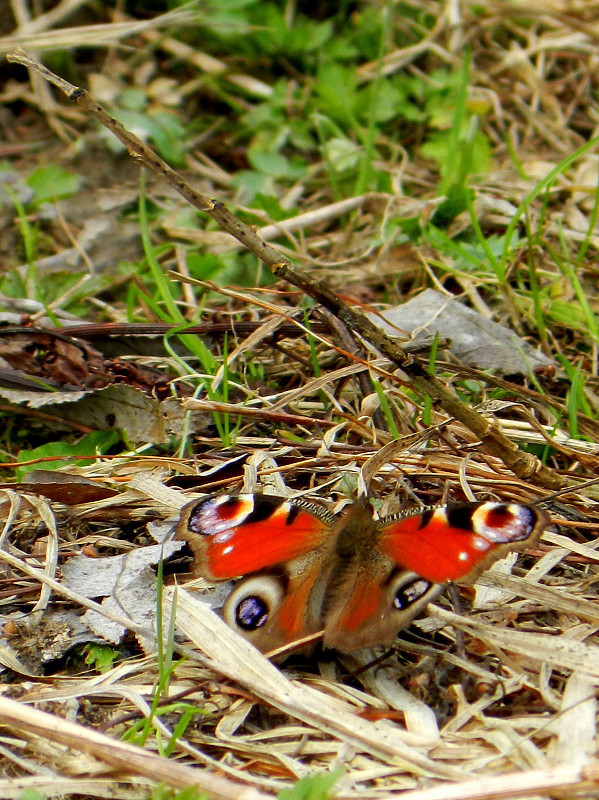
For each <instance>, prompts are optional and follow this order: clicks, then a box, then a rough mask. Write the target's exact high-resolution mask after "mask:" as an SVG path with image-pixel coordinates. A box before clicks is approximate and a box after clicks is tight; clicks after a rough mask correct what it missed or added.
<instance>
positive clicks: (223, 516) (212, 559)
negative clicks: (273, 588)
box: [176, 494, 330, 580]
mask: <svg viewBox="0 0 599 800" xmlns="http://www.w3.org/2000/svg"><path fill="white" fill-rule="evenodd" d="M329 531H330V523H329V518H328V517H327V515H326V512H324V510H323V511H320V510H319V509H317V508H316V507H310V506H302V505H301V504H297V503H293V502H290V501H288V500H285V499H284V498H280V497H272V496H269V495H253V494H241V495H214V496H210V497H207V498H204V499H203V500H198V501H194V502H192V503H188V504H187V505H186V506H184V508H183V509H182V511H181V518H180V520H179V523H178V524H177V530H176V537H177V538H179V539H183V540H186V541H187V542H188V543H189V545H190V547H191V549H192V551H193V554H194V557H195V564H194V567H193V572H194V574H195V575H197V576H201V577H205V578H210V579H213V580H226V579H229V578H235V577H238V576H240V575H247V574H249V573H252V572H256V571H258V570H262V569H265V568H268V567H272V566H275V565H278V564H283V563H285V562H287V561H290V560H292V559H295V558H298V557H299V556H303V555H305V554H306V553H309V552H311V551H312V550H315V549H317V548H319V547H320V546H321V545H322V544H323V542H324V541H325V540H326V538H327V535H328V533H329Z"/></svg>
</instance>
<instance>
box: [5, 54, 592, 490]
mask: <svg viewBox="0 0 599 800" xmlns="http://www.w3.org/2000/svg"><path fill="white" fill-rule="evenodd" d="M7 59H8V60H9V61H12V62H15V63H17V64H22V65H23V66H25V67H28V68H29V69H32V70H35V71H37V72H38V73H39V74H40V75H42V76H43V77H45V78H46V80H48V81H49V82H50V83H53V84H54V85H55V86H57V87H58V88H59V89H61V90H62V91H63V92H64V93H65V94H66V95H67V97H69V98H70V99H71V100H74V101H75V102H76V103H77V104H78V105H79V106H80V107H81V108H82V109H83V110H84V111H85V112H86V113H87V114H88V115H89V116H91V117H93V118H94V119H96V120H98V122H100V123H101V124H102V125H104V126H105V127H106V128H108V130H110V131H112V133H114V135H115V136H116V137H117V138H118V139H120V141H121V142H122V143H123V144H124V145H125V147H126V148H127V150H128V151H129V153H130V154H131V156H132V157H133V158H134V159H136V160H137V161H139V162H140V163H141V164H142V165H143V166H145V167H146V168H147V169H149V170H151V171H152V172H153V173H154V174H156V175H158V176H159V177H161V178H163V179H164V180H165V181H166V182H167V183H169V184H170V185H171V186H172V187H173V188H174V189H176V191H177V192H179V194H180V195H181V196H182V197H184V198H185V199H186V200H187V201H188V202H190V203H191V204H192V205H193V206H195V207H196V208H197V209H199V210H200V211H203V212H204V213H206V214H208V216H210V217H211V218H212V219H214V220H215V221H216V222H217V223H218V224H219V225H220V226H221V228H223V230H225V231H227V232H228V233H230V234H231V235H232V236H234V237H235V239H237V240H238V241H239V242H241V243H242V244H243V245H244V246H245V247H246V248H247V249H248V250H250V251H251V252H252V253H255V254H256V255H257V256H258V258H259V259H260V260H261V261H262V262H263V263H264V264H266V266H268V267H269V268H270V270H271V271H272V272H273V274H274V275H275V276H277V277H279V278H283V279H284V280H286V281H288V282H289V283H292V284H293V285H294V286H297V287H299V288H300V289H301V290H302V291H304V292H305V293H306V294H307V295H309V296H310V297H312V298H313V299H314V300H316V301H317V302H319V303H321V304H322V305H323V306H324V307H325V308H327V309H328V310H329V311H331V312H332V313H333V314H335V316H337V317H338V318H339V319H340V320H341V321H342V322H344V323H345V325H347V327H348V328H349V329H350V330H351V331H354V332H355V333H358V334H360V336H362V338H363V339H365V340H366V341H367V342H368V343H369V344H370V345H371V346H372V347H374V348H375V349H376V350H377V351H378V352H379V353H380V354H381V355H383V356H385V357H386V358H388V359H389V360H390V361H392V362H393V363H394V364H395V365H396V366H397V367H399V368H400V369H402V370H403V371H404V372H405V373H406V374H407V375H408V376H409V378H410V380H411V383H412V385H413V386H414V387H415V388H416V389H417V390H418V391H419V392H421V393H422V394H424V395H429V396H430V397H431V398H433V399H434V400H436V401H437V402H438V403H439V404H440V405H441V406H442V407H443V408H444V410H445V411H446V412H447V413H448V414H450V415H451V416H453V417H455V418H456V419H458V420H459V421H460V422H462V423H463V424H464V425H466V427H468V428H469V429H470V430H471V431H472V432H473V433H474V434H475V436H476V437H477V438H478V439H479V440H480V443H481V447H482V448H483V450H484V451H485V452H487V453H489V454H490V455H492V456H495V457H497V458H499V459H500V460H501V461H503V463H504V464H505V466H506V467H508V468H509V469H510V470H512V472H514V474H515V475H517V476H518V477H519V478H521V479H523V480H527V481H529V482H530V483H533V484H536V485H538V486H543V487H545V488H547V489H552V490H554V491H555V490H558V489H563V488H565V487H568V486H575V483H574V482H573V481H571V480H569V479H567V478H565V477H563V476H561V475H559V474H557V473H556V472H554V471H553V470H551V469H549V467H546V466H545V465H544V464H542V463H541V461H539V459H538V458H536V457H535V456H533V455H531V454H529V453H524V452H523V451H521V450H520V449H519V448H518V446H517V445H516V444H515V443H514V442H512V441H510V439H508V437H507V436H505V434H504V433H503V432H502V430H501V428H500V426H499V425H498V424H497V423H496V422H492V421H490V420H488V419H485V418H484V417H483V416H481V415H480V414H478V413H477V412H476V411H473V410H472V409H471V408H469V407H468V406H467V405H466V404H465V403H462V402H461V400H459V399H458V398H457V396H456V395H455V394H454V393H453V392H451V391H450V390H449V389H448V388H447V387H446V386H445V385H444V384H443V383H442V382H441V381H440V380H438V379H437V378H436V377H435V376H433V375H430V374H429V373H428V372H427V370H426V368H425V367H424V366H423V365H422V364H421V363H419V362H418V361H417V360H415V359H414V357H413V356H412V355H410V354H409V353H407V352H406V351H405V350H404V349H403V348H402V347H401V346H400V345H399V344H398V343H397V342H396V341H395V340H394V339H392V338H391V337H390V336H388V335H387V334H386V333H383V331H381V330H380V329H379V328H377V327H376V325H375V324H374V323H373V322H371V321H370V320H369V319H368V318H367V317H365V316H364V315H363V314H361V313H360V312H359V311H356V310H355V309H354V308H352V307H351V306H349V305H348V304H347V303H346V302H344V301H343V300H342V299H341V298H340V297H339V296H338V295H336V294H335V293H334V292H332V291H331V290H330V289H329V288H328V287H327V286H326V285H325V284H324V283H322V282H321V281H318V280H315V279H314V278H311V277H310V276H308V275H307V274H305V273H304V272H302V271H301V270H299V269H297V268H296V267H294V266H293V265H292V264H291V263H290V262H289V261H288V260H287V259H285V258H283V257H282V255H281V253H280V252H279V251H278V250H277V249H276V248H274V247H272V246H271V245H269V244H267V243H266V242H264V241H262V239H261V238H260V237H259V236H258V235H257V234H256V232H255V230H254V229H253V228H251V227H250V226H248V225H246V224H244V223H243V222H241V221H240V220H239V219H237V217H235V216H234V215H233V214H232V213H231V212H230V211H229V210H228V209H227V207H226V206H225V204H224V203H223V202H222V201H220V200H213V199H211V198H209V197H206V196H205V195H203V194H200V193H199V192H196V191H195V190H194V189H192V187H191V186H190V185H189V184H188V183H187V182H186V181H185V180H184V179H183V178H182V177H181V175H179V174H178V173H177V172H176V171H175V170H173V169H171V167H169V165H168V164H167V163H166V162H165V161H163V160H162V159H161V158H160V157H159V156H158V155H157V154H156V153H155V152H154V151H153V150H151V149H150V148H149V147H148V146H147V145H145V144H144V143H143V142H142V141H140V140H139V139H138V138H137V137H136V136H134V135H133V134H131V133H129V131H127V130H126V129H125V128H124V127H123V125H122V124H121V123H120V122H118V121H117V120H116V119H114V117H111V116H110V114H109V113H108V112H107V111H105V109H104V108H102V106H101V105H100V104H99V103H97V102H96V101H95V100H94V99H93V98H92V97H91V96H90V95H89V93H88V92H86V91H85V89H81V88H80V87H78V86H74V85H73V84H72V83H69V82H68V81H65V80H64V79H63V78H60V77H58V76H57V75H55V74H54V73H53V72H51V71H50V70H49V69H47V68H46V67H44V66H43V65H42V64H40V63H39V62H37V61H35V60H34V59H32V58H30V57H29V56H28V55H27V54H26V53H25V52H24V51H23V50H21V49H20V48H19V49H18V50H15V51H14V52H13V53H9V54H8V55H7ZM598 497H599V494H598Z"/></svg>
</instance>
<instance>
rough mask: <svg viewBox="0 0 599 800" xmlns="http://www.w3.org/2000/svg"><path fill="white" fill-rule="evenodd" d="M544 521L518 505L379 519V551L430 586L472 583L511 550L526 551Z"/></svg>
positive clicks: (470, 506) (485, 505)
mask: <svg viewBox="0 0 599 800" xmlns="http://www.w3.org/2000/svg"><path fill="white" fill-rule="evenodd" d="M547 523H548V517H547V515H546V514H545V512H543V511H542V510H540V509H537V508H535V507H533V506H526V505H520V504H518V503H490V502H488V503H471V504H464V505H460V506H454V507H447V508H435V509H431V510H429V511H426V512H425V513H424V514H418V515H416V516H409V517H401V518H399V519H394V520H390V521H383V523H382V529H381V534H380V544H381V548H382V550H383V551H384V552H385V553H386V554H387V555H388V556H389V557H390V558H392V559H393V560H394V561H395V562H397V564H398V565H400V566H403V567H406V568H407V569H409V570H413V571H414V572H416V573H418V574H419V575H421V576H422V577H423V578H425V579H426V580H428V581H431V582H434V583H446V582H447V581H459V580H464V581H466V580H474V579H475V578H476V577H477V575H479V574H480V572H482V571H483V570H484V569H487V568H488V567H489V566H490V565H491V564H492V563H493V561H496V560H497V559H498V558H501V557H503V556H504V555H506V554H507V553H508V552H509V551H511V550H520V549H523V548H525V547H529V546H531V545H532V544H534V542H536V540H537V539H538V537H539V535H540V533H541V532H542V530H543V529H544V528H545V526H546V525H547Z"/></svg>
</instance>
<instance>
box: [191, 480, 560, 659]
mask: <svg viewBox="0 0 599 800" xmlns="http://www.w3.org/2000/svg"><path fill="white" fill-rule="evenodd" d="M548 521H549V518H548V516H547V514H546V513H545V512H544V511H542V510H541V509H538V508H535V507H534V506H528V505H521V504H518V503H493V502H483V503H469V504H462V505H455V506H446V507H439V508H428V509H426V510H424V511H423V512H421V513H419V514H416V515H409V516H408V515H396V516H392V517H387V518H385V519H382V520H375V519H374V517H373V514H372V510H371V508H370V506H369V504H368V503H367V501H366V500H363V499H362V500H358V501H355V502H353V503H352V504H350V505H349V506H347V507H346V508H345V509H344V510H343V512H342V513H341V514H340V515H338V516H335V515H334V514H331V513H329V512H328V511H326V510H325V509H324V508H322V507H321V506H319V505H316V504H313V503H308V502H304V501H302V500H287V499H285V498H282V497H273V496H269V495H258V494H240V495H211V496H208V497H206V498H204V499H201V500H194V501H193V502H191V503H188V504H187V505H186V506H184V507H183V509H182V511H181V517H180V519H179V522H178V524H177V529H176V537H177V538H179V539H183V540H185V541H187V542H188V544H189V546H190V548H191V551H192V553H193V556H194V566H193V568H192V572H193V576H194V577H202V578H206V579H208V580H210V581H224V580H229V579H233V578H238V577H240V576H242V580H241V581H239V582H238V583H236V584H235V586H234V588H233V589H232V591H231V592H230V594H229V595H228V596H227V598H226V601H225V604H224V608H223V611H222V613H223V618H224V620H225V622H226V623H227V624H228V625H229V626H230V627H231V628H233V629H234V630H236V631H238V632H239V633H240V634H241V635H242V636H244V637H245V638H246V639H248V640H249V641H251V642H253V643H254V644H255V645H256V647H258V648H259V649H260V650H262V651H264V652H267V651H271V650H275V649H278V648H280V647H284V646H286V645H288V644H290V643H292V642H294V641H296V640H299V639H302V638H304V637H306V636H309V635H310V634H315V633H317V632H320V631H322V632H323V644H324V646H325V647H330V648H335V649H337V650H341V651H344V652H350V651H352V650H357V649H359V648H362V647H370V646H372V645H375V644H391V642H393V640H394V639H395V637H396V635H397V633H398V631H399V630H400V629H401V628H404V627H406V625H408V624H409V623H410V622H411V621H412V620H413V619H414V617H416V616H417V615H418V614H419V613H420V612H421V611H422V610H423V609H424V607H425V606H426V605H427V604H428V603H430V602H431V601H433V600H435V598H437V597H438V596H439V594H440V593H441V592H442V591H443V589H444V586H445V584H447V583H448V582H449V581H459V582H465V583H468V582H472V581H474V580H475V579H476V578H477V576H478V575H479V574H480V573H481V572H482V571H483V570H485V569H487V568H488V567H489V566H490V565H491V564H492V563H493V562H494V561H496V560H497V559H499V558H501V557H503V556H504V555H506V554H507V553H508V552H510V551H512V550H522V549H524V548H526V547H529V546H531V545H532V544H534V543H535V542H536V540H537V539H538V537H539V536H540V534H541V531H542V530H543V529H544V528H545V526H546V525H547V523H548Z"/></svg>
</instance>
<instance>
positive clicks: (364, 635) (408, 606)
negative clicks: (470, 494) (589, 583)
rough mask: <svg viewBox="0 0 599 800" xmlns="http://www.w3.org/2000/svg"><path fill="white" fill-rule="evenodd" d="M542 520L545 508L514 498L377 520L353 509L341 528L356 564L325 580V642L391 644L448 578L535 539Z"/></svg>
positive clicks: (469, 575)
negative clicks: (326, 587) (509, 501)
mask: <svg viewBox="0 0 599 800" xmlns="http://www.w3.org/2000/svg"><path fill="white" fill-rule="evenodd" d="M356 522H357V523H358V525H357V527H356V525H355V523H356ZM547 522H548V518H547V515H546V514H545V513H544V512H543V511H541V510H539V509H536V508H533V507H532V506H525V505H519V504H516V503H473V504H467V505H462V506H455V507H453V508H436V509H431V510H429V511H426V512H425V513H424V514H419V515H415V516H406V517H399V518H393V519H389V520H383V521H382V522H380V523H378V524H377V523H373V522H372V521H368V519H367V518H366V517H365V516H364V512H360V513H359V514H358V515H356V513H355V512H353V519H351V518H350V519H348V520H347V522H346V527H345V529H342V530H341V531H340V533H339V536H338V541H343V540H344V539H346V538H348V539H349V541H350V542H352V543H353V544H352V545H351V546H348V547H347V548H346V550H347V553H348V554H350V553H351V552H352V549H353V564H352V565H351V566H350V567H349V568H348V567H347V566H346V567H345V568H343V567H341V568H339V569H338V572H339V575H337V576H335V574H333V576H332V579H331V581H330V584H329V590H328V591H329V596H330V601H329V608H328V613H327V616H326V625H325V639H324V640H325V644H326V645H328V646H330V647H335V648H337V649H339V650H345V651H350V650H355V649H357V648H360V647H369V646H371V645H374V644H390V643H391V642H392V641H393V639H394V638H395V637H396V635H397V633H398V631H399V630H401V629H402V628H404V627H406V626H407V625H409V623H410V622H411V621H412V620H413V619H414V618H415V617H416V616H417V615H418V614H419V613H420V612H421V611H422V610H424V608H425V606H426V605H427V604H428V603H430V602H432V601H433V600H435V599H436V597H438V595H439V594H440V593H441V592H442V591H443V586H444V584H445V583H447V582H448V581H458V580H460V581H473V580H475V579H476V577H477V575H479V574H480V572H482V571H483V570H484V569H486V568H487V567H489V566H490V565H491V563H492V562H493V561H495V560H497V559H498V558H501V557H502V556H504V555H505V554H506V553H507V552H509V551H511V550H517V549H522V548H523V547H528V546H530V545H531V544H533V543H534V542H535V541H536V539H537V538H538V536H539V535H540V533H541V531H542V530H543V528H544V527H545V525H546V524H547ZM352 527H356V530H355V531H352ZM360 537H361V540H362V541H360ZM364 542H366V545H364ZM350 563H351V562H350Z"/></svg>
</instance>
